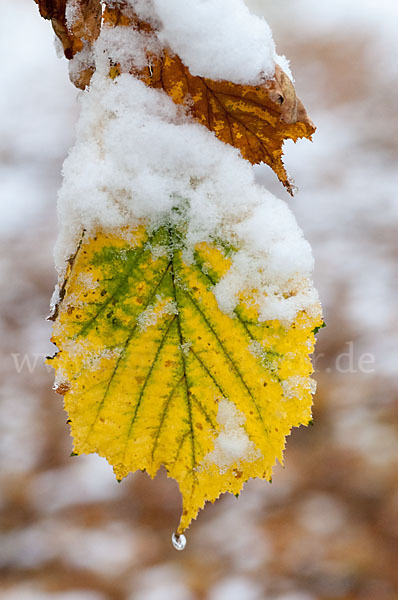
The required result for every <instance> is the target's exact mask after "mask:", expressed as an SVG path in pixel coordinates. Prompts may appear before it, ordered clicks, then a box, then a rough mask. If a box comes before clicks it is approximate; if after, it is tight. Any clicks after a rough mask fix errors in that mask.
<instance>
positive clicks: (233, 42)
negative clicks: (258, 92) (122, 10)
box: [130, 0, 286, 83]
mask: <svg viewBox="0 0 398 600" xmlns="http://www.w3.org/2000/svg"><path fill="white" fill-rule="evenodd" d="M130 4H131V5H132V6H133V7H134V8H135V10H136V12H137V13H138V14H139V15H140V16H141V17H142V18H144V19H145V18H148V16H150V13H148V5H147V3H145V4H146V6H143V3H142V1H141V0H140V1H138V2H137V1H136V0H130ZM152 6H153V10H154V13H155V14H156V17H158V19H157V20H160V24H161V25H160V31H159V39H160V41H161V42H162V43H163V44H164V45H166V46H168V47H170V48H171V49H172V50H173V51H174V52H175V53H176V54H178V55H179V56H180V58H181V59H182V61H183V63H184V64H185V65H186V66H188V67H189V69H190V71H191V73H192V74H193V75H199V76H203V77H209V78H212V79H227V80H229V81H233V82H234V83H255V82H258V81H259V80H260V79H262V78H270V77H272V76H273V74H274V71H275V63H276V62H279V60H278V57H277V55H276V52H275V44H274V41H273V39H272V33H271V30H270V28H269V26H268V24H267V22H266V21H265V20H264V19H263V18H261V17H257V16H255V15H253V14H252V13H250V12H249V10H248V8H247V6H246V5H245V4H244V2H243V0H199V1H198V0H152ZM282 60H283V59H282ZM285 67H286V65H285Z"/></svg>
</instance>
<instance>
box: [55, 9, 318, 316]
mask: <svg viewBox="0 0 398 600" xmlns="http://www.w3.org/2000/svg"><path fill="white" fill-rule="evenodd" d="M210 4H211V5H212V3H210ZM123 29H124V31H121V30H123ZM126 35H127V36H128V35H129V34H126V30H125V28H114V29H111V28H104V30H103V32H102V33H101V35H100V37H99V39H98V40H97V43H96V47H95V50H94V52H95V56H94V58H95V61H96V72H95V73H94V75H93V78H92V82H91V85H90V88H89V90H88V91H84V92H83V93H82V94H81V97H80V102H81V116H80V121H79V123H78V127H77V140H76V144H75V146H74V148H73V149H72V151H71V153H70V155H69V157H68V159H67V160H66V162H65V164H64V182H63V186H62V189H61V191H60V194H59V220H60V229H61V231H60V236H59V240H58V243H57V246H56V263H57V266H58V269H59V271H60V273H61V276H62V273H63V270H64V268H65V264H66V260H67V259H68V258H69V257H70V256H71V255H72V254H73V253H74V250H75V248H76V245H77V243H78V241H79V237H80V235H81V231H82V229H85V230H86V231H87V232H88V234H90V233H92V232H94V231H95V230H96V229H98V228H104V229H108V230H109V229H112V228H119V227H122V226H124V225H126V223H129V224H130V225H132V226H134V225H138V223H140V222H144V223H145V224H146V225H147V227H148V228H149V229H155V228H157V227H159V226H161V225H162V224H164V223H165V222H168V221H169V220H170V218H171V216H170V215H171V211H172V209H173V208H178V209H179V210H178V214H179V215H180V218H181V219H183V220H184V222H186V223H187V234H186V241H185V248H184V259H185V260H186V262H188V263H189V262H190V261H191V260H192V257H193V250H194V247H195V245H196V244H197V243H199V242H203V241H209V242H212V241H215V240H217V239H220V238H221V239H223V240H224V241H225V242H226V243H228V244H230V245H231V246H233V247H234V248H237V251H236V252H235V253H234V255H233V257H232V266H231V269H230V270H229V271H228V273H227V274H226V275H225V276H224V277H223V278H222V279H221V281H220V282H219V283H218V284H217V286H216V287H215V289H214V293H215V296H216V298H217V301H218V304H219V306H220V308H221V309H222V310H223V311H224V312H226V313H228V314H232V312H233V310H234V308H235V306H236V304H237V301H238V295H239V293H240V292H241V291H243V290H246V289H255V290H256V293H255V300H256V301H257V302H258V304H259V307H260V319H261V320H268V319H280V320H281V321H283V322H285V323H290V322H291V321H292V320H293V319H294V318H295V317H296V315H297V313H298V312H299V311H301V310H303V309H306V310H308V311H309V312H311V311H318V297H317V293H316V291H315V290H314V289H313V287H312V282H311V273H312V269H313V258H312V253H311V249H310V246H309V244H308V243H307V242H306V241H305V240H304V238H303V236H302V232H301V230H300V229H299V228H298V226H297V224H296V222H295V219H294V217H293V215H292V213H291V212H290V210H289V209H288V207H287V205H286V204H285V202H283V201H282V200H279V199H277V198H276V197H274V196H273V195H272V194H270V193H269V192H267V190H266V189H265V188H263V187H262V186H261V185H258V184H257V183H255V179H254V172H253V168H252V166H251V165H250V164H249V163H248V162H247V161H245V160H243V159H242V157H241V155H240V153H239V151H238V150H236V149H235V148H233V147H231V146H229V145H226V144H224V143H222V142H221V141H219V140H218V139H217V138H216V137H215V136H214V135H213V133H211V132H209V131H208V130H207V129H206V128H205V127H203V126H202V125H200V124H198V123H195V122H194V121H193V120H192V119H191V117H189V116H188V115H187V114H186V112H185V109H184V108H182V107H181V106H177V105H176V104H174V102H173V101H172V100H171V99H170V98H169V97H168V96H167V95H166V94H164V92H163V91H159V90H155V89H151V88H148V87H147V86H145V85H144V83H142V82H141V81H139V80H138V79H136V78H134V77H133V76H131V75H129V74H122V75H120V76H119V77H117V78H116V79H115V80H111V79H110V78H109V77H108V71H109V57H111V59H112V61H123V60H127V57H128V55H133V54H134V53H135V51H136V50H137V55H138V56H142V47H143V40H142V36H141V37H140V34H139V33H136V34H133V35H131V36H130V37H126ZM144 37H145V38H147V36H146V35H145V34H144ZM127 42H128V46H129V47H128V51H126V48H125V46H126V44H127ZM119 49H121V50H120V56H119V55H118V52H119ZM208 60H209V61H210V58H208Z"/></svg>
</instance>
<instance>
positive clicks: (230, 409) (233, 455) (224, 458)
mask: <svg viewBox="0 0 398 600" xmlns="http://www.w3.org/2000/svg"><path fill="white" fill-rule="evenodd" d="M245 422H246V417H245V415H244V414H243V413H242V412H241V411H239V410H238V409H237V408H236V406H235V405H234V403H233V402H230V401H229V400H227V399H226V398H222V399H221V400H220V402H219V405H218V414H217V423H218V424H219V425H220V433H219V434H218V436H217V437H216V439H215V441H214V450H212V452H210V453H209V454H207V455H206V456H205V458H204V461H203V462H204V464H215V465H217V466H218V467H219V469H220V472H221V473H223V472H225V471H226V470H227V469H228V467H230V466H231V465H233V464H235V463H236V464H237V465H239V464H240V461H246V462H251V461H255V460H258V459H259V458H261V452H260V451H259V450H258V449H257V448H256V447H255V445H254V443H253V442H252V441H251V440H250V439H249V437H248V435H247V433H246V431H245V428H244V424H245Z"/></svg>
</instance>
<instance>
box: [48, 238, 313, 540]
mask: <svg viewBox="0 0 398 600" xmlns="http://www.w3.org/2000/svg"><path fill="white" fill-rule="evenodd" d="M229 267H230V260H229V258H228V256H227V253H226V251H225V250H223V249H222V248H221V247H216V246H215V245H209V244H207V243H206V244H199V245H198V246H197V247H196V252H195V258H194V260H193V262H192V263H191V264H187V263H186V262H184V260H183V247H182V245H181V242H180V238H179V236H177V235H176V232H175V231H173V230H171V229H170V230H169V229H168V228H161V229H159V230H157V231H154V232H153V233H151V234H148V233H147V232H146V230H145V228H143V227H140V228H137V229H135V230H129V229H126V230H124V231H123V232H120V231H118V232H114V233H109V232H108V233H105V232H101V231H100V232H98V233H97V235H96V236H95V237H91V238H89V237H87V236H86V235H85V236H83V239H82V242H81V244H80V246H79V248H78V251H77V253H76V255H75V257H74V258H73V259H72V261H71V264H70V268H69V270H68V273H67V276H66V281H65V285H64V286H63V294H62V296H63V298H62V300H61V302H60V305H59V307H58V316H57V318H56V323H55V326H54V337H53V342H54V343H55V344H56V345H57V347H58V348H59V352H58V353H57V354H56V355H55V357H54V358H53V359H52V361H51V362H52V364H53V366H54V367H55V369H56V374H57V375H56V381H57V386H58V391H59V392H60V393H62V394H65V408H66V410H67V411H68V413H69V418H70V420H71V429H72V435H73V437H74V451H75V452H76V453H77V454H82V453H91V452H97V453H98V454H100V455H101V456H104V457H105V458H107V460H108V461H109V462H110V464H111V465H113V468H114V471H115V474H116V476H117V478H118V479H122V478H123V477H125V476H126V475H128V474H129V473H130V472H131V471H135V470H137V469H145V470H146V471H147V472H148V473H149V474H150V475H151V476H154V475H155V473H156V472H157V471H158V469H159V468H160V466H161V465H164V466H165V468H166V470H167V473H168V475H169V476H170V477H173V478H174V479H176V481H177V482H178V485H179V487H180V490H181V493H182V497H183V512H182V516H181V521H180V525H179V528H178V533H182V531H184V530H185V529H186V528H187V527H188V526H189V523H190V522H191V520H192V519H193V518H195V517H196V515H197V512H198V510H199V509H200V508H201V507H202V506H203V505H204V503H205V501H207V500H209V501H214V500H215V499H216V498H217V497H218V496H219V495H220V493H222V492H226V491H228V492H232V493H234V494H238V493H239V492H240V490H241V489H242V486H243V483H244V482H245V481H246V480H247V479H248V478H250V477H260V478H263V479H267V480H269V479H270V478H271V471H272V467H273V465H274V463H275V460H276V459H279V460H280V461H282V452H283V448H284V443H285V436H286V435H288V434H289V433H290V429H291V427H293V426H298V425H300V424H308V422H309V421H310V419H311V403H312V399H311V398H312V397H311V380H310V379H309V375H310V374H311V372H312V367H311V362H310V359H309V356H308V354H309V353H310V352H311V351H312V348H313V343H314V334H313V329H314V328H315V327H316V326H319V325H320V324H321V321H320V318H319V317H316V318H314V317H313V318H310V317H309V316H308V315H306V314H305V313H301V314H299V315H298V316H297V318H296V321H295V322H294V323H293V324H292V325H291V326H290V327H289V328H286V327H283V326H282V325H281V324H280V323H279V322H278V321H268V322H265V323H259V322H258V318H257V309H256V307H255V304H254V303H253V302H252V301H251V298H250V292H248V293H247V294H243V295H242V301H241V302H240V304H239V305H238V306H237V308H236V309H235V312H234V314H233V315H230V316H229V315H226V314H224V313H223V312H221V311H220V309H219V308H218V305H217V302H216V299H215V297H214V294H213V292H212V288H213V285H214V284H215V283H216V282H217V281H218V280H219V279H220V278H221V277H222V275H223V274H224V273H225V272H227V271H228V269H229ZM286 382H290V384H289V386H286ZM292 382H293V383H292Z"/></svg>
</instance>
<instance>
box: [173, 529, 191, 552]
mask: <svg viewBox="0 0 398 600" xmlns="http://www.w3.org/2000/svg"><path fill="white" fill-rule="evenodd" d="M171 541H172V542H173V546H174V548H175V549H176V550H180V551H181V550H184V548H185V546H186V545H187V538H186V537H185V535H184V534H183V533H181V535H177V534H176V533H173V535H172V536H171Z"/></svg>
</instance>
